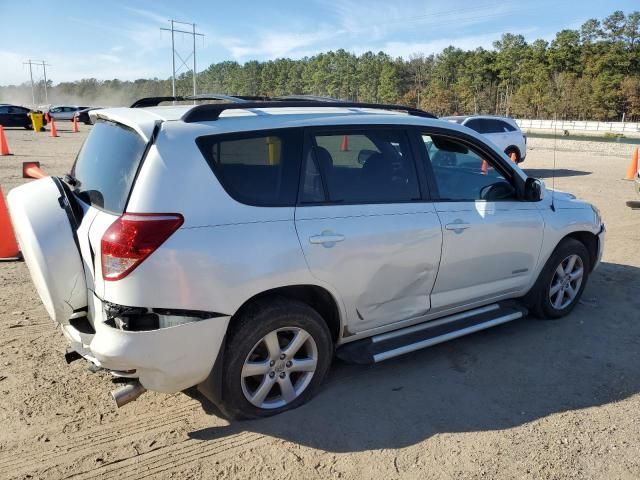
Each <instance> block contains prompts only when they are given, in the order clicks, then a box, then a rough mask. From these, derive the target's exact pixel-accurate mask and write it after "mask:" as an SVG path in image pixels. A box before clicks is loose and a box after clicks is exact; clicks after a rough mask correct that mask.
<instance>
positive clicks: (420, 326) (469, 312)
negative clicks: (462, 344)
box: [371, 303, 500, 343]
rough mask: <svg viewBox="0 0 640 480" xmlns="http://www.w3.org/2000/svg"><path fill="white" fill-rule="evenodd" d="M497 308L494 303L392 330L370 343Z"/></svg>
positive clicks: (373, 338)
mask: <svg viewBox="0 0 640 480" xmlns="http://www.w3.org/2000/svg"><path fill="white" fill-rule="evenodd" d="M499 308H500V306H499V305H498V304H497V303H494V304H492V305H487V306H486V307H481V308H476V309H474V310H467V311H466V312H462V313H457V314H455V315H450V316H448V317H444V318H441V319H440V320H432V321H427V322H425V323H420V324H418V325H414V326H412V327H407V328H402V329H400V330H394V331H392V332H389V333H383V334H381V335H376V336H375V337H371V341H372V342H373V343H378V342H384V341H385V340H390V339H392V338H396V337H402V336H403V335H408V334H410V333H415V332H419V331H421V330H426V329H428V328H432V327H437V326H438V325H444V324H446V323H449V322H455V321H456V320H462V319H464V318H469V317H473V316H474V315H480V314H482V313H487V312H492V311H493V310H497V309H499Z"/></svg>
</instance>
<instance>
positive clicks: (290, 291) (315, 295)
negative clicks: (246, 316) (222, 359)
mask: <svg viewBox="0 0 640 480" xmlns="http://www.w3.org/2000/svg"><path fill="white" fill-rule="evenodd" d="M276 297H279V298H283V297H284V298H290V299H293V300H298V301H301V302H303V303H306V304H307V305H309V306H310V307H311V308H313V309H314V310H316V311H317V312H318V313H319V314H320V316H321V317H322V319H323V320H324V321H325V322H326V324H327V327H328V328H329V332H330V333H331V339H332V340H333V342H334V344H335V343H336V342H337V341H338V339H339V338H340V336H341V332H342V316H341V313H340V307H339V304H338V300H337V299H336V298H335V296H334V295H333V294H332V293H331V292H329V291H328V290H327V289H326V288H324V287H321V286H319V285H313V284H301V285H286V286H281V287H275V288H271V289H269V290H265V291H262V292H259V293H257V294H255V295H253V296H252V297H250V298H248V299H247V300H246V301H245V302H244V303H243V304H242V305H241V306H240V308H238V310H237V311H236V313H234V314H233V315H232V317H231V320H230V322H229V327H231V325H233V323H234V321H237V319H238V318H240V317H241V316H242V313H243V312H244V311H245V310H246V308H247V307H248V306H249V305H251V304H252V303H254V302H256V301H258V300H261V301H264V300H268V299H269V298H276Z"/></svg>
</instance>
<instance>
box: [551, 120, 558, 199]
mask: <svg viewBox="0 0 640 480" xmlns="http://www.w3.org/2000/svg"><path fill="white" fill-rule="evenodd" d="M557 141H558V114H557V113H556V112H554V113H553V170H552V172H551V211H552V212H555V211H556V205H555V203H554V202H553V196H554V194H555V192H556V142H557Z"/></svg>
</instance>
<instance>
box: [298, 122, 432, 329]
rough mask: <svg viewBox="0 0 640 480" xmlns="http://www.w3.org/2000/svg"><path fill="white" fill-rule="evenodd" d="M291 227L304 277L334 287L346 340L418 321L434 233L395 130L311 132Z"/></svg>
mask: <svg viewBox="0 0 640 480" xmlns="http://www.w3.org/2000/svg"><path fill="white" fill-rule="evenodd" d="M307 139H308V141H307V143H308V146H307V149H306V152H307V154H305V164H304V167H303V175H302V185H301V194H300V200H299V203H298V206H297V207H296V214H295V217H296V218H295V224H296V229H297V232H298V236H299V239H300V243H301V245H302V250H303V252H304V255H305V259H306V261H307V264H308V266H309V269H310V271H311V272H312V274H313V275H314V276H315V277H316V278H318V279H319V280H321V281H322V282H325V283H326V284H328V285H330V286H331V287H332V288H333V289H335V291H337V292H338V293H339V294H340V296H341V299H342V301H343V302H344V306H345V309H346V311H347V317H348V318H347V322H346V323H347V329H348V332H347V333H348V334H349V333H350V334H353V333H359V332H362V331H365V330H370V329H373V328H377V327H381V326H384V325H388V324H391V323H394V322H398V321H402V320H406V319H411V318H415V317H419V316H421V315H424V314H425V313H426V312H427V311H428V310H429V308H430V300H429V295H430V292H431V289H432V287H433V284H434V281H435V278H436V274H437V270H438V263H439V261H440V249H441V242H442V231H441V226H440V221H439V220H438V216H437V215H436V212H435V209H434V206H433V204H432V203H430V202H428V201H424V198H425V197H424V196H423V195H422V194H421V188H420V187H421V186H420V185H419V181H418V176H417V174H416V165H415V162H414V159H413V157H414V155H413V152H412V148H411V146H410V142H409V138H408V136H407V134H406V132H405V131H404V130H403V129H397V128H396V129H393V128H386V127H385V128H376V127H367V128H366V129H357V128H344V127H341V128H338V129H332V130H311V131H309V132H308V135H307Z"/></svg>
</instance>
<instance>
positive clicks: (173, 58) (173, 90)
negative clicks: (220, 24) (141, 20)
mask: <svg viewBox="0 0 640 480" xmlns="http://www.w3.org/2000/svg"><path fill="white" fill-rule="evenodd" d="M169 23H170V24H171V28H160V30H165V31H167V32H171V71H172V75H171V93H172V94H173V96H174V97H175V96H176V73H177V72H178V71H179V70H180V69H181V68H182V67H185V68H188V67H187V62H188V61H189V58H190V57H191V56H193V94H194V95H196V36H200V37H204V34H202V33H198V32H196V24H195V23H189V22H179V21H177V20H173V19H171V20H169ZM176 23H177V24H180V25H190V26H191V28H192V30H191V31H187V30H178V29H176V28H175V24H176ZM176 32H177V33H182V34H185V35H191V36H192V37H193V50H192V51H191V53H190V54H189V56H188V57H187V58H186V59H185V58H182V56H181V55H180V53H178V52H177V51H176V45H175V34H176ZM176 56H177V57H178V59H179V60H180V62H181V63H180V65H179V66H178V68H177V69H176Z"/></svg>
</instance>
